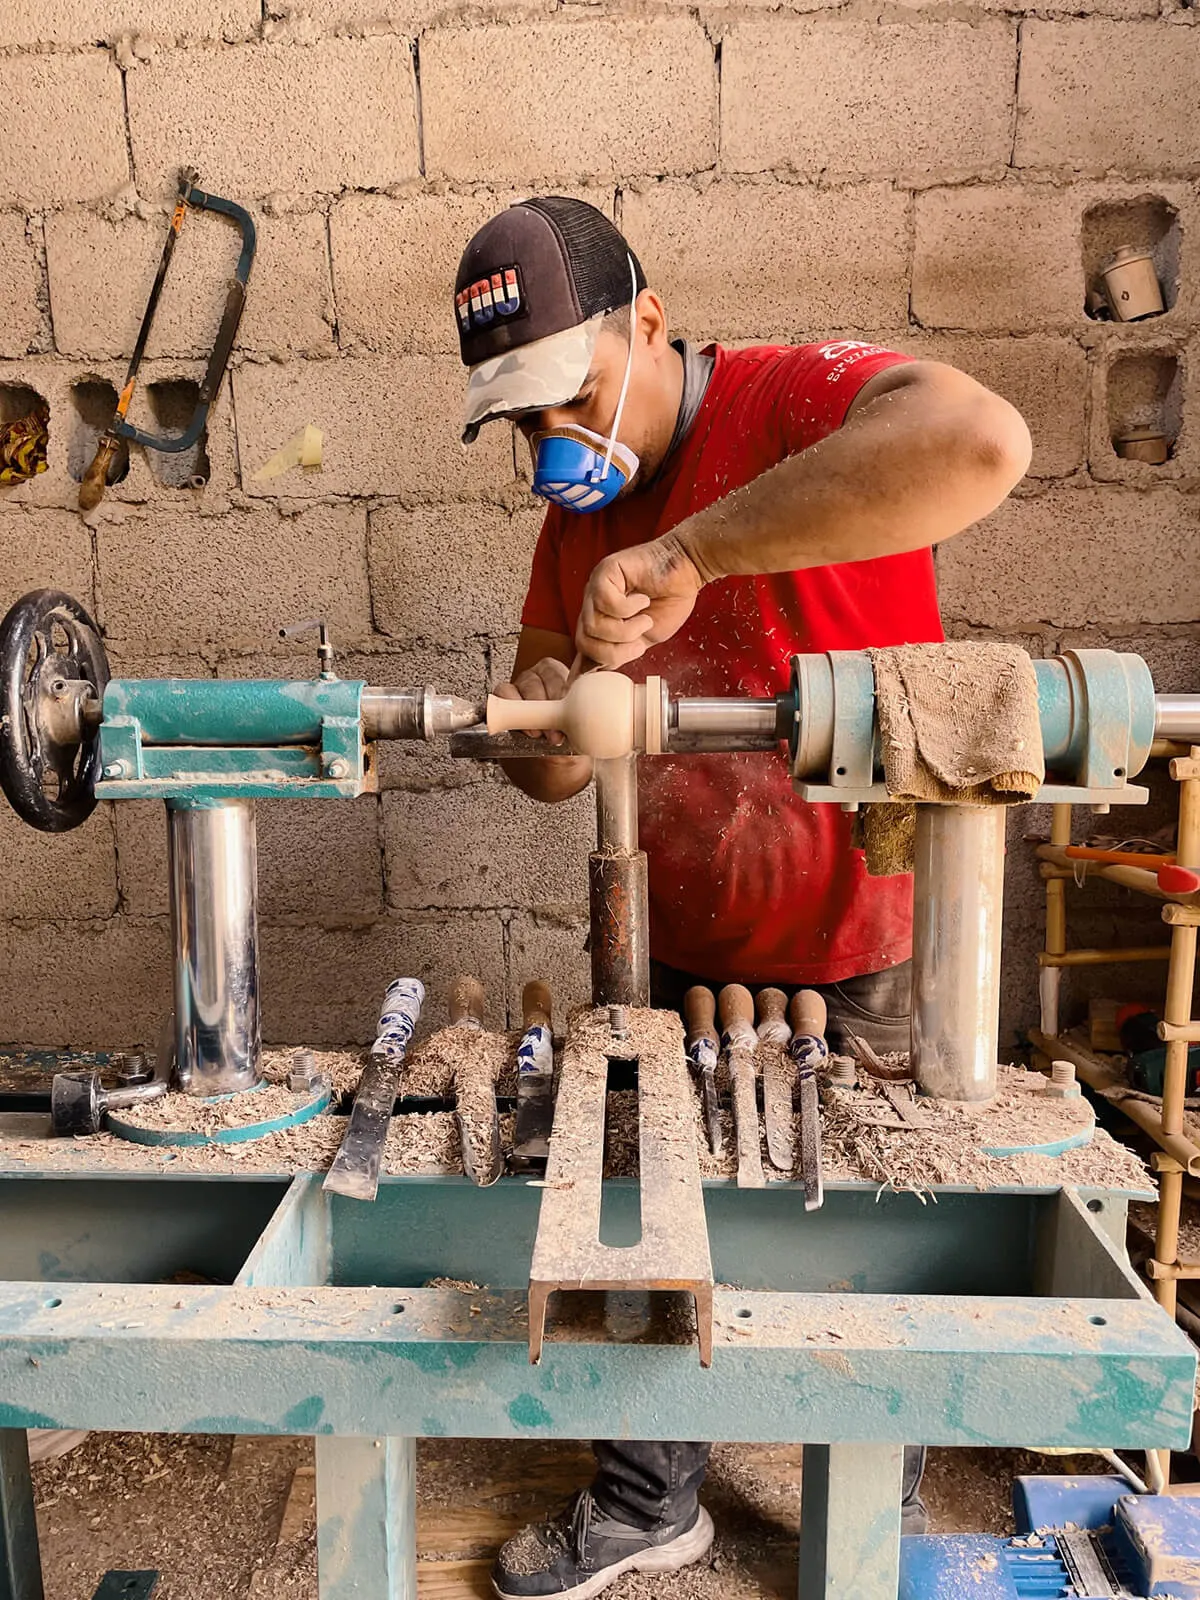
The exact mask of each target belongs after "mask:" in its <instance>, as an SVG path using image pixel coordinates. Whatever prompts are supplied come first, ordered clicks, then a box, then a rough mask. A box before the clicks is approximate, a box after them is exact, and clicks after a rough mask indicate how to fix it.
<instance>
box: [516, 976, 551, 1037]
mask: <svg viewBox="0 0 1200 1600" xmlns="http://www.w3.org/2000/svg"><path fill="white" fill-rule="evenodd" d="M551 1004H552V1002H551V999H550V985H549V984H548V983H543V982H542V980H541V979H540V978H534V979H532V980H531V982H529V983H527V984H526V985H525V987H524V989H522V991H521V1020H522V1022H523V1023H524V1025H525V1028H526V1029H527V1030H528V1029H529V1028H548V1027H550V1026H551V1023H550V1008H551Z"/></svg>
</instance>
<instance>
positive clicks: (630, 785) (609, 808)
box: [588, 755, 650, 1006]
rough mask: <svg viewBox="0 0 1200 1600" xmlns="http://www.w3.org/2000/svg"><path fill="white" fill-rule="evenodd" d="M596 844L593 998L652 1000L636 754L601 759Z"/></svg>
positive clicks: (626, 1002)
mask: <svg viewBox="0 0 1200 1600" xmlns="http://www.w3.org/2000/svg"><path fill="white" fill-rule="evenodd" d="M594 773H595V783H596V849H595V850H594V851H593V852H592V854H591V856H590V857H589V859H588V897H589V904H590V911H591V947H592V1003H593V1005H597V1006H648V1005H649V1004H650V906H649V883H648V870H647V861H646V852H645V851H644V850H639V849H638V830H637V757H636V756H635V755H628V756H617V757H615V758H613V759H612V760H604V761H597V762H596V763H595V767H594Z"/></svg>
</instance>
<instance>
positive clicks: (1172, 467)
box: [1088, 324, 1200, 489]
mask: <svg viewBox="0 0 1200 1600" xmlns="http://www.w3.org/2000/svg"><path fill="white" fill-rule="evenodd" d="M1153 326H1154V325H1153V324H1151V325H1150V329H1153ZM1147 332H1148V333H1150V330H1149V329H1148V330H1147ZM1193 350H1195V354H1196V355H1200V346H1198V347H1191V346H1185V347H1184V349H1183V351H1182V352H1181V351H1180V349H1179V347H1178V346H1177V344H1176V343H1175V341H1174V340H1171V339H1157V338H1154V337H1153V335H1152V333H1150V336H1149V337H1146V338H1144V339H1142V338H1139V339H1138V341H1137V343H1136V344H1127V343H1126V342H1125V340H1124V339H1122V338H1121V336H1120V335H1119V334H1118V335H1117V336H1116V337H1113V338H1109V339H1102V340H1101V341H1100V342H1099V348H1097V349H1095V350H1094V351H1093V353H1092V370H1091V379H1092V407H1091V437H1090V439H1089V441H1088V470H1089V471H1090V473H1091V475H1092V477H1093V478H1097V479H1100V480H1102V481H1104V482H1109V483H1127V484H1130V485H1132V486H1134V487H1136V488H1139V489H1143V488H1153V487H1155V486H1157V485H1159V484H1162V483H1163V482H1164V481H1166V482H1170V481H1172V480H1178V479H1185V480H1190V481H1194V480H1195V479H1196V477H1197V475H1198V474H1200V428H1197V426H1196V421H1195V416H1196V413H1195V406H1196V403H1197V398H1198V397H1200V371H1198V370H1197V368H1198V366H1200V363H1198V362H1197V361H1196V359H1195V356H1194V354H1193ZM1139 426H1145V427H1152V428H1154V429H1155V430H1156V431H1159V432H1162V433H1163V434H1165V435H1166V437H1167V439H1168V441H1169V442H1170V451H1171V454H1170V459H1169V460H1167V461H1164V462H1161V463H1150V462H1145V461H1133V460H1130V459H1129V458H1128V457H1124V456H1119V455H1118V454H1117V451H1116V446H1115V445H1114V443H1113V441H1114V439H1115V438H1116V437H1117V436H1118V435H1119V434H1121V433H1122V432H1124V430H1125V429H1126V428H1133V427H1139Z"/></svg>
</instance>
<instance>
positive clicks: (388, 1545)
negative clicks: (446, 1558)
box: [0, 1435, 417, 1600]
mask: <svg viewBox="0 0 1200 1600" xmlns="http://www.w3.org/2000/svg"><path fill="white" fill-rule="evenodd" d="M316 1454H317V1586H318V1590H319V1593H320V1597H321V1600H417V1452H416V1440H415V1439H404V1438H399V1437H391V1438H384V1439H365V1438H358V1437H352V1438H342V1439H339V1438H326V1437H325V1436H323V1435H318V1437H317V1440H316ZM0 1600H2V1597H0Z"/></svg>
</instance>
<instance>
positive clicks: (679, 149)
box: [421, 17, 717, 183]
mask: <svg viewBox="0 0 1200 1600" xmlns="http://www.w3.org/2000/svg"><path fill="white" fill-rule="evenodd" d="M498 62H503V69H504V70H503V90H502V92H501V91H499V90H498V87H497V76H496V73H497V63H498ZM421 104H422V108H423V116H424V129H425V162H426V171H427V172H428V174H429V176H430V177H446V178H478V179H480V180H482V181H484V182H487V183H496V182H501V183H502V182H504V181H505V180H511V181H513V182H520V181H522V180H536V179H538V178H541V177H543V176H548V175H554V176H567V175H570V174H578V175H580V176H583V175H589V176H592V177H595V176H597V175H600V174H608V173H612V174H614V175H616V174H621V173H634V172H659V173H664V174H666V173H678V172H696V171H700V170H702V169H703V168H706V167H711V166H712V165H713V163H714V162H715V161H716V157H717V71H716V63H715V60H714V56H713V47H712V45H711V43H710V42H709V40H708V38H707V36H706V35H705V33H704V30H703V29H702V28H701V27H700V24H699V23H698V22H694V21H692V20H691V19H690V18H688V19H685V18H682V17H674V18H664V17H655V18H650V17H647V18H632V17H629V18H616V17H613V18H608V19H606V20H605V21H603V22H593V21H586V22H560V21H554V22H534V23H530V24H527V25H525V26H523V27H521V28H520V29H519V30H518V29H514V28H506V27H503V26H493V27H482V28H470V29H464V28H454V29H451V28H447V29H442V30H438V31H436V32H433V33H429V34H426V35H425V37H424V38H423V39H422V42H421ZM514 107H529V108H532V109H531V110H530V112H529V113H528V114H523V113H520V112H518V113H516V114H514Z"/></svg>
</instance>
